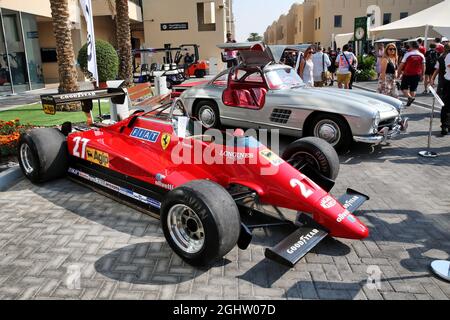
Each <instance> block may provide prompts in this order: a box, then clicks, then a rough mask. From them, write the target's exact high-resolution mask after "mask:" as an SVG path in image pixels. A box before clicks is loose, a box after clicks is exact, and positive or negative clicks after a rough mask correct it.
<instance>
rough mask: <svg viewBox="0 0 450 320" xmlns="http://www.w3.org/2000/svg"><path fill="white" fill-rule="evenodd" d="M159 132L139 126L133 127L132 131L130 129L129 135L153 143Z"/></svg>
mask: <svg viewBox="0 0 450 320" xmlns="http://www.w3.org/2000/svg"><path fill="white" fill-rule="evenodd" d="M159 134H160V132H158V131H153V130H148V129H143V128H139V127H135V128H134V129H133V131H131V134H130V136H131V137H133V138H136V139H140V140H145V141H149V142H151V143H155V142H156V141H157V140H158V137H159Z"/></svg>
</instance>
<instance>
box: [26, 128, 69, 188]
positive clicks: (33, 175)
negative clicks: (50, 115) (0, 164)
mask: <svg viewBox="0 0 450 320" xmlns="http://www.w3.org/2000/svg"><path fill="white" fill-rule="evenodd" d="M18 155H19V156H18V158H19V165H20V168H21V169H22V172H23V174H24V175H25V176H26V177H27V178H28V179H29V180H30V181H31V182H33V183H41V182H46V181H49V180H53V179H58V178H61V177H63V176H65V175H66V173H67V169H68V165H69V155H68V152H67V140H66V137H65V136H64V135H63V134H62V133H61V132H60V131H59V130H57V129H50V128H43V129H34V130H31V131H29V132H26V133H24V134H22V135H21V137H20V139H19V150H18Z"/></svg>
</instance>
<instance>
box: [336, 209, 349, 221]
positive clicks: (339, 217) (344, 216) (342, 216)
mask: <svg viewBox="0 0 450 320" xmlns="http://www.w3.org/2000/svg"><path fill="white" fill-rule="evenodd" d="M349 215H350V212H349V211H348V210H345V211H344V212H342V213H341V214H340V215H338V217H337V219H336V221H337V222H339V223H341V222H342V221H344V219H345V218H347V217H348V216H349Z"/></svg>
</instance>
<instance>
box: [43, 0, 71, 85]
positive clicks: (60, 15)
mask: <svg viewBox="0 0 450 320" xmlns="http://www.w3.org/2000/svg"><path fill="white" fill-rule="evenodd" d="M50 7H51V10H52V18H53V32H54V34H55V38H56V52H57V55H58V72H59V92H61V93H66V92H75V91H78V82H77V78H78V76H77V69H76V68H75V54H74V52H73V43H72V33H71V27H70V19H69V4H68V0H50Z"/></svg>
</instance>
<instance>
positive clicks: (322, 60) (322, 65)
mask: <svg viewBox="0 0 450 320" xmlns="http://www.w3.org/2000/svg"><path fill="white" fill-rule="evenodd" d="M312 60H313V64H314V70H313V75H314V86H315V87H323V86H325V85H326V84H327V81H328V78H329V77H328V75H329V73H328V67H329V66H331V61H330V57H329V56H328V54H326V53H325V52H323V48H322V46H320V45H319V46H318V47H317V52H316V53H314V55H313V57H312Z"/></svg>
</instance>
